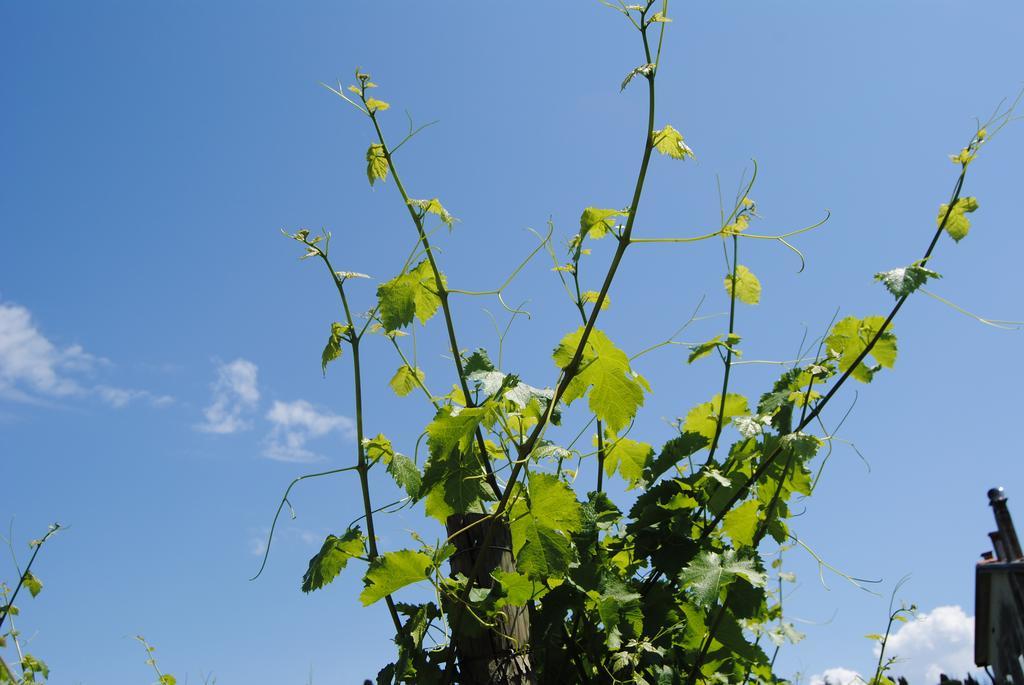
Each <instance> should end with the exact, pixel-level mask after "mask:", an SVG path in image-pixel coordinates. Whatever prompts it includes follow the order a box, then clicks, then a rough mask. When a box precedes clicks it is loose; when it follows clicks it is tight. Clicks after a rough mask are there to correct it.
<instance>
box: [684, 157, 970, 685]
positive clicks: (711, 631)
mask: <svg viewBox="0 0 1024 685" xmlns="http://www.w3.org/2000/svg"><path fill="white" fill-rule="evenodd" d="M966 174H967V165H966V164H965V165H963V167H962V169H961V171H960V176H959V178H957V182H956V185H955V186H954V188H953V193H952V196H951V198H950V202H949V204H948V206H947V209H946V213H945V215H944V216H943V218H942V221H941V222H940V223H939V227H938V229H937V230H936V231H935V234H934V235H933V236H932V239H931V242H930V243H929V244H928V249H927V250H925V253H924V257H922V258H921V263H925V262H927V261H928V260H929V259H930V258H931V256H932V252H934V250H935V246H936V245H937V244H938V241H939V238H940V237H941V236H942V232H943V231H944V230H945V228H946V223H947V221H948V220H949V217H950V215H951V214H952V212H953V208H954V207H955V206H956V203H957V202H958V201H959V200H960V191H961V190H962V189H963V183H964V178H965V176H966ZM909 296H910V293H907V294H905V295H903V296H901V297H900V298H899V299H898V300H897V301H896V304H895V305H894V306H893V308H892V310H891V311H890V312H889V315H888V316H887V317H886V319H885V322H884V323H883V324H882V325H881V327H879V329H878V331H877V332H876V333H875V335H874V336H873V337H872V339H871V341H870V342H869V343H868V344H867V346H866V347H865V348H864V350H863V351H862V352H861V353H860V354H859V355H858V356H857V358H856V359H855V360H854V361H853V363H852V364H851V365H850V366H849V368H847V370H846V371H845V372H844V373H843V374H842V376H840V378H839V380H838V381H836V383H835V385H833V386H832V387H831V388H830V389H829V391H828V393H826V394H825V395H824V396H823V397H822V399H821V400H820V401H819V402H818V403H817V404H816V405H815V406H814V409H813V410H811V411H810V412H809V413H808V412H807V406H808V404H807V398H809V397H810V391H811V387H812V386H813V382H814V378H813V377H812V378H811V383H810V384H809V385H808V389H807V394H806V395H805V401H804V407H803V410H802V412H801V418H800V423H799V424H798V425H797V427H796V429H795V430H794V431H792V432H791V433H790V434H794V433H799V432H800V431H802V430H803V429H804V428H806V427H807V425H808V424H810V423H811V421H813V420H814V419H815V418H817V416H818V415H819V414H820V413H821V411H822V410H823V409H824V408H825V405H826V404H827V403H828V401H829V400H830V399H831V398H832V397H834V396H835V394H836V392H837V391H838V390H839V388H840V387H842V385H843V384H844V383H845V382H846V381H847V380H848V379H849V377H850V376H851V375H852V374H853V372H854V370H855V369H856V368H857V367H858V366H859V365H860V364H861V363H862V362H863V361H864V359H866V358H867V356H868V354H870V353H871V350H872V349H874V346H875V345H876V344H877V343H878V341H879V340H880V339H881V337H882V335H883V334H884V333H885V331H886V329H888V327H889V325H890V324H891V323H892V320H893V319H894V318H895V317H896V314H898V313H899V311H900V309H901V308H902V307H903V304H904V303H905V302H906V301H907V298H908V297H909ZM781 447H782V443H781V442H780V443H779V445H778V446H777V447H776V448H775V449H774V450H773V451H772V452H771V453H770V454H769V455H768V456H767V457H766V458H765V459H764V460H763V461H762V462H761V464H759V465H758V467H757V469H756V470H755V471H754V473H753V474H751V476H750V478H748V479H747V481H746V482H745V483H744V484H743V486H742V487H740V488H739V489H738V490H737V491H736V492H735V493H734V494H733V495H732V496H731V497H730V498H729V500H728V502H726V504H725V505H724V506H723V507H722V508H721V509H720V510H719V513H718V514H716V515H715V516H714V518H713V519H712V520H711V521H710V522H709V523H708V524H707V525H706V526H705V527H704V530H703V531H702V533H701V536H700V538H699V540H698V544H700V543H702V542H703V541H704V540H706V539H707V538H708V537H709V536H710V535H711V532H712V531H713V530H714V529H715V527H716V526H717V525H718V524H719V523H720V522H721V520H722V519H723V518H724V517H725V515H726V514H727V513H728V512H729V511H730V510H731V509H732V507H733V506H735V504H736V503H737V502H738V501H740V500H741V499H742V498H743V497H745V496H746V493H747V491H748V490H749V489H750V486H751V485H753V484H754V483H756V482H757V481H758V480H760V478H761V477H762V476H764V474H765V473H767V471H768V469H769V468H770V467H771V465H772V464H773V463H774V461H775V459H776V458H777V457H778V455H779V454H780V452H781ZM794 458H795V455H794V454H793V453H791V454H790V456H789V459H788V460H787V463H786V466H785V467H784V469H783V473H782V476H781V478H780V480H779V484H778V486H777V487H776V490H775V492H774V493H773V494H772V499H771V501H770V502H769V505H768V509H767V510H766V512H765V519H764V521H762V522H761V525H760V527H759V529H758V531H757V533H756V534H755V537H754V540H753V543H752V545H753V546H754V547H755V548H756V547H757V545H759V544H760V542H761V540H762V539H763V538H764V535H765V534H766V533H767V531H768V526H769V525H771V521H772V517H773V515H774V507H775V505H776V503H777V502H778V499H779V495H780V494H781V492H782V487H783V484H784V483H785V480H786V477H787V476H788V471H789V469H790V468H791V467H792V465H793V463H794ZM730 596H731V595H730V594H729V593H727V594H726V597H725V599H724V600H723V602H722V603H721V604H720V605H719V607H718V611H717V612H716V614H715V617H714V618H713V619H712V621H711V624H710V625H709V626H708V633H707V635H706V636H705V639H704V641H703V643H702V644H701V648H700V650H699V651H698V653H697V657H696V659H695V661H694V664H693V668H692V669H691V671H690V675H689V677H688V679H687V682H688V683H689V685H693V683H694V682H696V679H697V676H698V674H699V673H700V667H701V664H702V662H703V660H704V657H705V656H706V655H707V652H708V649H710V647H711V642H712V640H713V638H714V635H715V633H717V632H718V628H719V626H720V625H721V622H722V620H723V618H724V616H725V612H726V609H727V606H728V603H729V598H730ZM883 649H884V646H883Z"/></svg>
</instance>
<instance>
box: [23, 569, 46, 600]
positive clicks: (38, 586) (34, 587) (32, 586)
mask: <svg viewBox="0 0 1024 685" xmlns="http://www.w3.org/2000/svg"><path fill="white" fill-rule="evenodd" d="M22 578H23V582H24V584H25V589H27V590H28V591H29V592H30V593H32V596H33V597H35V596H36V595H38V594H39V593H40V592H42V591H43V583H42V581H41V580H39V579H38V578H36V577H35V576H34V575H32V573H31V571H25V575H24V576H22Z"/></svg>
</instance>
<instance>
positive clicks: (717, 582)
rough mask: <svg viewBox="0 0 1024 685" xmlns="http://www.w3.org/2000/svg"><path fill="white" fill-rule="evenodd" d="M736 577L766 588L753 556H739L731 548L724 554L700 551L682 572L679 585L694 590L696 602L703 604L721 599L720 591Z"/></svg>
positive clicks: (764, 579) (764, 578)
mask: <svg viewBox="0 0 1024 685" xmlns="http://www.w3.org/2000/svg"><path fill="white" fill-rule="evenodd" d="M736 578H743V579H744V580H746V581H747V582H748V583H750V584H751V585H753V586H754V587H763V586H764V584H765V581H766V580H767V576H765V574H763V573H761V572H760V571H758V570H757V567H755V566H754V561H753V559H743V558H740V557H739V556H738V555H737V554H736V550H732V549H727V550H725V551H724V552H722V554H718V553H717V552H709V551H704V552H701V553H700V555H698V556H697V557H696V558H695V559H694V560H693V561H691V562H690V564H689V565H688V566H687V567H686V568H684V569H683V570H682V572H681V573H680V574H679V582H680V584H681V585H682V586H683V587H685V588H687V589H688V590H690V592H692V593H693V599H694V601H695V602H696V603H697V604H698V605H700V606H710V605H712V604H714V603H715V602H716V601H718V595H719V593H720V592H721V590H722V589H723V588H725V587H726V586H728V585H729V584H730V583H732V582H733V581H734V580H735V579H736Z"/></svg>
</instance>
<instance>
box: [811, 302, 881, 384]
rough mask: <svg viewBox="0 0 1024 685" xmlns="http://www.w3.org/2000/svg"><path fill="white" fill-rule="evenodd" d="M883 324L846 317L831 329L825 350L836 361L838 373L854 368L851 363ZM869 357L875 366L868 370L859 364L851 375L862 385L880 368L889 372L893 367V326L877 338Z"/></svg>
mask: <svg viewBox="0 0 1024 685" xmlns="http://www.w3.org/2000/svg"><path fill="white" fill-rule="evenodd" d="M883 323H885V318H884V317H881V316H868V317H865V318H863V319H858V318H856V317H854V316H848V317H846V318H845V319H843V320H842V321H839V322H838V323H836V325H835V326H833V327H832V331H831V332H830V333H829V335H828V337H827V338H825V346H826V347H827V348H828V349H829V351H830V352H831V353H833V354H834V355H835V356H837V357H838V359H839V370H840V371H846V370H847V369H849V368H850V367H852V366H853V362H854V361H855V360H856V359H857V357H858V356H859V355H860V354H861V353H862V352H863V351H864V350H865V349H866V348H867V346H868V343H870V342H871V340H873V339H874V337H875V335H877V334H878V331H879V330H880V329H881V327H882V324H883ZM870 356H871V357H874V359H875V361H876V362H877V363H876V365H875V366H870V367H869V366H868V365H867V364H865V363H864V362H863V361H862V362H861V363H860V364H858V365H857V367H856V368H855V369H854V370H853V373H852V374H851V375H852V376H853V377H854V378H856V379H857V380H859V381H861V382H862V383H870V382H871V379H872V378H874V375H875V373H876V372H877V371H878V370H879V369H880V368H882V367H885V368H887V369H891V368H892V367H893V365H894V364H895V363H896V335H895V334H894V333H893V332H892V324H889V326H888V327H887V328H886V329H885V331H884V332H883V333H882V334H881V335H880V336H879V338H878V342H877V343H875V346H874V347H873V348H872V350H871V354H870Z"/></svg>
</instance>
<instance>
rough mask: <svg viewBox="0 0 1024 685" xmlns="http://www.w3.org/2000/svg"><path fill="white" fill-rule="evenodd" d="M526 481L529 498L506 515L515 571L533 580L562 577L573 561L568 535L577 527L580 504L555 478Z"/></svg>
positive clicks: (536, 475) (539, 475)
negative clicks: (509, 521) (509, 524)
mask: <svg viewBox="0 0 1024 685" xmlns="http://www.w3.org/2000/svg"><path fill="white" fill-rule="evenodd" d="M528 482H529V489H528V496H527V497H524V498H521V499H519V500H518V501H517V502H516V504H515V505H514V506H513V507H512V511H511V512H510V515H509V518H510V519H511V530H512V550H513V552H514V554H515V555H516V562H517V568H518V569H519V571H521V572H522V573H525V574H526V575H527V576H529V577H530V578H531V579H535V580H541V581H542V580H544V579H546V578H551V577H561V576H563V575H564V574H565V572H566V571H568V569H569V564H570V562H571V561H572V547H571V545H570V543H569V538H568V537H567V534H568V533H572V532H575V531H577V530H579V528H580V523H581V519H580V504H579V502H577V501H576V497H575V495H574V494H573V492H572V490H571V489H570V488H569V486H568V485H566V484H565V483H564V482H562V481H561V480H559V479H558V477H557V476H553V475H551V474H547V473H531V474H530V475H529V479H528Z"/></svg>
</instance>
